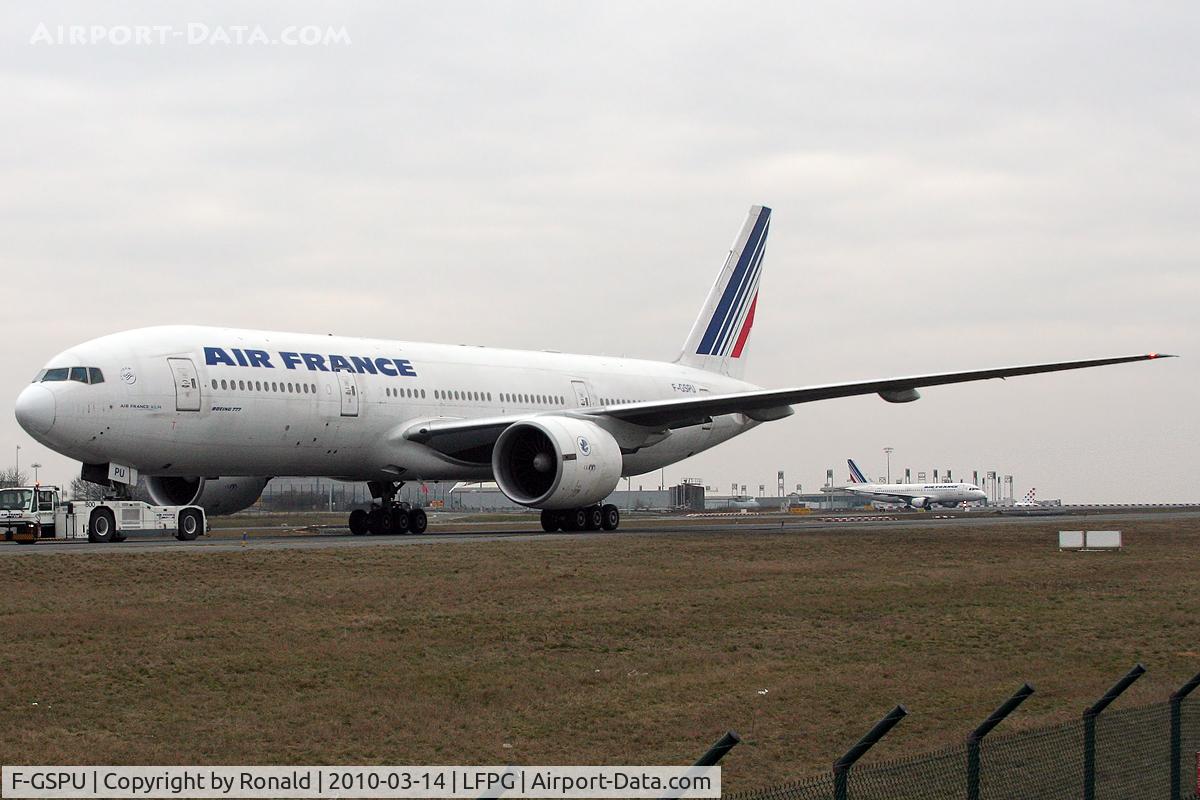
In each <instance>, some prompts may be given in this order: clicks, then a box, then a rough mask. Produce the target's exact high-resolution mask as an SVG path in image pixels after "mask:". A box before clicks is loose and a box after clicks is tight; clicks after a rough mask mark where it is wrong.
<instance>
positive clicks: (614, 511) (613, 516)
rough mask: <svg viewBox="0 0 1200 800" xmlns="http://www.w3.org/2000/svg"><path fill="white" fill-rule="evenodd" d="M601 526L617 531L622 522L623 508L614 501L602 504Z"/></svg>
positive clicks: (607, 529)
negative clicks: (618, 506) (614, 503)
mask: <svg viewBox="0 0 1200 800" xmlns="http://www.w3.org/2000/svg"><path fill="white" fill-rule="evenodd" d="M600 517H601V519H600V527H602V528H604V530H606V531H615V530H616V529H617V526H618V525H620V524H621V510H620V509H619V508H617V507H616V506H614V505H613V504H612V503H607V504H605V505H602V506H600Z"/></svg>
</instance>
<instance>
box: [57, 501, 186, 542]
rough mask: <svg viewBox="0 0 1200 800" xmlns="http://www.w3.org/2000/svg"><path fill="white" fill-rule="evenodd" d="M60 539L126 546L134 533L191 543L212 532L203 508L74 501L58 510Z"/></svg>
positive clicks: (130, 502) (140, 503) (60, 506)
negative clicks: (170, 536)
mask: <svg viewBox="0 0 1200 800" xmlns="http://www.w3.org/2000/svg"><path fill="white" fill-rule="evenodd" d="M55 527H56V530H57V532H58V535H57V536H56V537H55V538H59V539H87V540H88V541H89V542H123V541H125V539H126V537H127V536H128V535H129V534H130V533H133V532H138V533H145V532H168V533H171V534H173V535H174V536H175V538H176V539H179V540H180V541H182V542H190V541H192V540H193V539H195V538H196V537H197V536H202V535H204V534H205V533H206V532H207V531H208V518H207V516H206V515H205V513H204V509H203V508H200V507H199V506H156V505H151V504H149V503H143V502H141V501H140V500H71V501H68V502H66V503H62V504H61V505H59V506H58V509H57V510H56V513H55Z"/></svg>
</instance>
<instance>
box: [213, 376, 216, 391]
mask: <svg viewBox="0 0 1200 800" xmlns="http://www.w3.org/2000/svg"><path fill="white" fill-rule="evenodd" d="M213 388H214V389H216V388H217V379H216V378H213Z"/></svg>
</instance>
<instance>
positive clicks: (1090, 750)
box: [1083, 664, 1146, 800]
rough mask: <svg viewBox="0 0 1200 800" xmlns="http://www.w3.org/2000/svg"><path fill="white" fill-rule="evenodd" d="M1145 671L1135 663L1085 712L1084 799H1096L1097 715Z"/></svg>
mask: <svg viewBox="0 0 1200 800" xmlns="http://www.w3.org/2000/svg"><path fill="white" fill-rule="evenodd" d="M1145 672H1146V668H1145V667H1143V666H1142V665H1141V664H1136V665H1134V667H1133V669H1131V670H1129V672H1127V673H1125V677H1123V678H1121V680H1119V681H1117V682H1116V683H1114V684H1113V685H1112V688H1111V689H1109V690H1108V691H1107V692H1105V693H1104V696H1103V697H1101V698H1100V699H1099V700H1097V701H1096V702H1095V703H1093V704H1092V706H1091V708H1089V709H1088V710H1087V711H1084V712H1083V800H1096V717H1098V716H1100V712H1101V711H1103V710H1104V709H1106V708H1108V705H1109V703H1111V702H1112V701H1113V700H1116V699H1117V698H1118V697H1120V696H1121V694H1122V693H1123V692H1124V691H1125V690H1126V689H1128V688H1129V687H1130V686H1131V685H1133V682H1134V681H1136V680H1137V679H1138V678H1140V677H1142V675H1144V674H1145Z"/></svg>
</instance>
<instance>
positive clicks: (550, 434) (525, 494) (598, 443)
mask: <svg viewBox="0 0 1200 800" xmlns="http://www.w3.org/2000/svg"><path fill="white" fill-rule="evenodd" d="M621 466H622V459H621V448H620V446H619V445H618V444H617V440H616V439H614V438H613V437H612V435H611V434H609V433H608V432H607V431H606V430H604V429H603V428H601V427H600V426H599V425H596V424H595V423H593V422H588V421H587V420H581V419H571V418H569V417H535V418H533V419H528V420H523V421H521V422H515V423H513V424H512V425H510V426H508V427H507V428H505V429H504V432H503V433H501V434H500V436H499V437H498V438H497V439H496V447H495V448H494V449H493V450H492V474H493V475H495V477H496V483H497V484H499V486H500V490H501V491H503V492H504V494H505V495H507V496H508V498H509V499H510V500H512V501H513V502H515V503H520V504H521V505H523V506H532V507H533V508H545V509H554V510H562V509H572V508H582V507H583V506H589V505H592V504H593V503H598V502H600V501H601V500H603V499H604V498H606V497H608V496H609V495H610V494H611V493H612V490H613V489H615V488H617V482H618V481H619V480H620V479H621Z"/></svg>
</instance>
